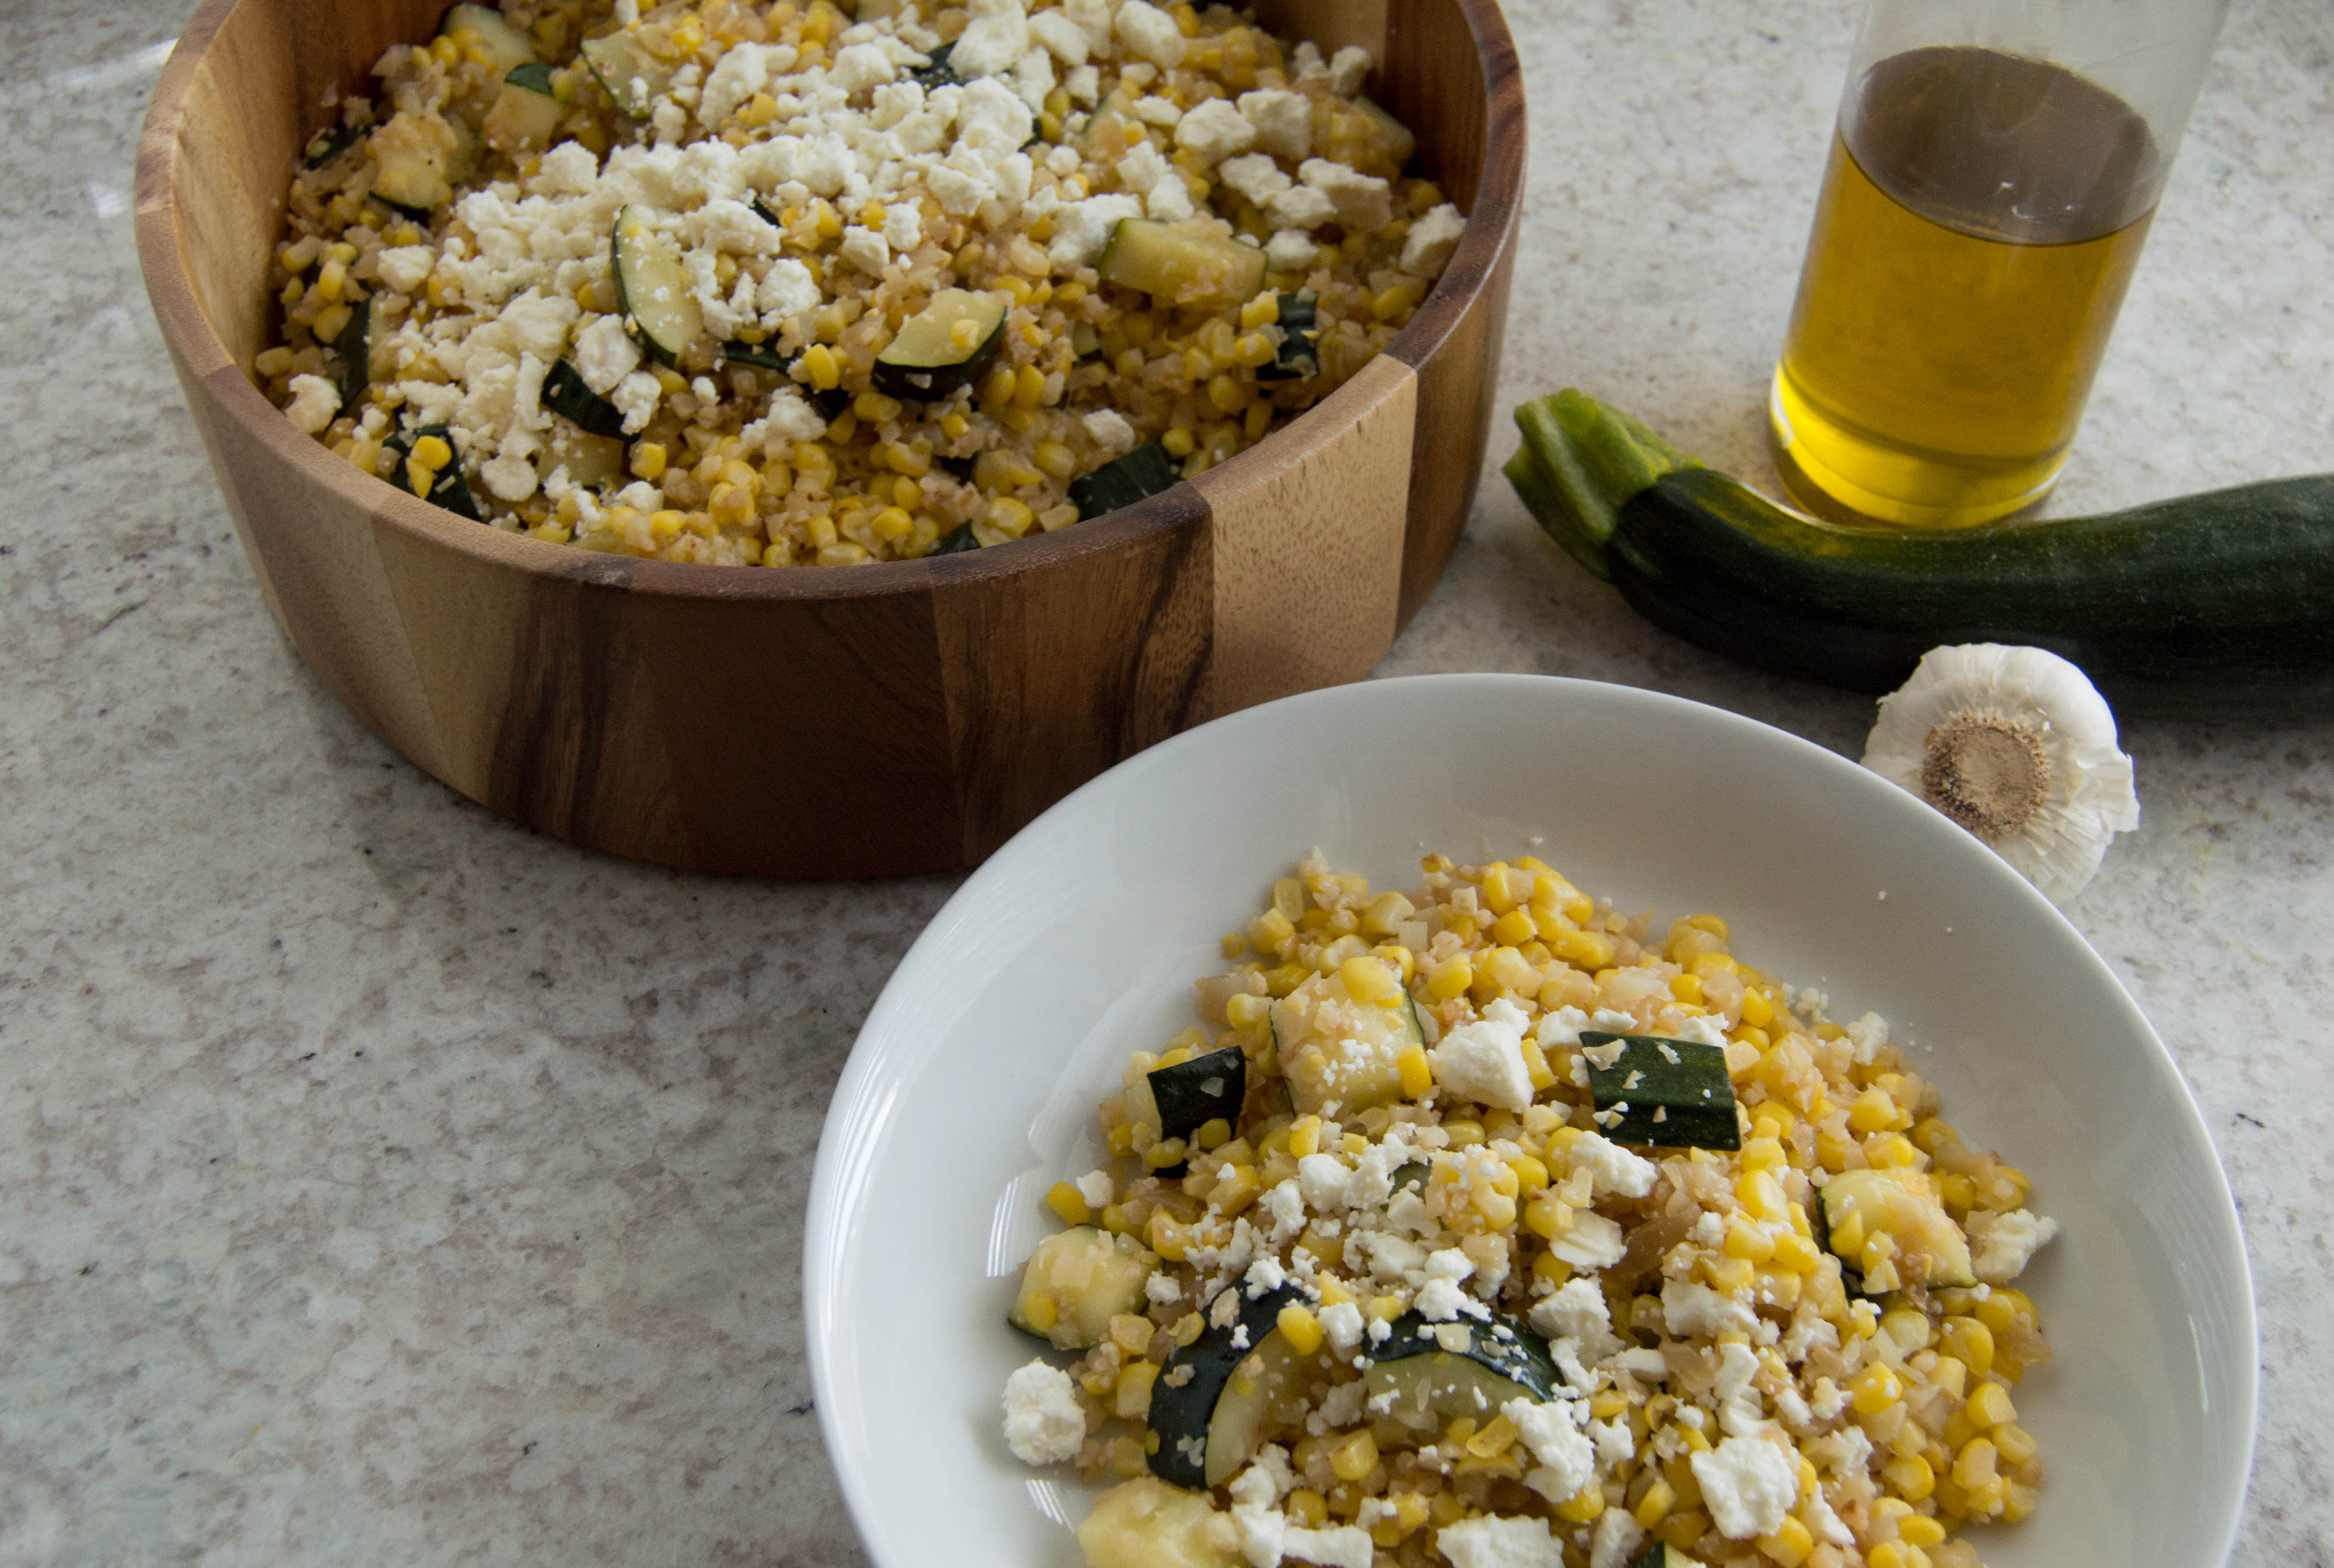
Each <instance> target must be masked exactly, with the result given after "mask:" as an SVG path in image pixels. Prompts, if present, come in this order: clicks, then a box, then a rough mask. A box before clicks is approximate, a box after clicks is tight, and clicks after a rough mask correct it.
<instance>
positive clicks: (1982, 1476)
mask: <svg viewBox="0 0 2334 1568" xmlns="http://www.w3.org/2000/svg"><path fill="white" fill-rule="evenodd" d="M2000 1454H2001V1450H2000V1449H1998V1448H1996V1447H1994V1446H1993V1444H1992V1441H1991V1440H1990V1439H1988V1438H1985V1437H1972V1438H1971V1439H1970V1440H1969V1441H1968V1442H1967V1443H1965V1444H1963V1447H1962V1451H1961V1452H1960V1453H1959V1454H1958V1455H1956V1456H1954V1458H1953V1484H1954V1485H1955V1486H1960V1487H1962V1488H1963V1489H1964V1490H1967V1491H1972V1492H1974V1491H1976V1490H1977V1489H1978V1488H1979V1487H1981V1486H1984V1485H1985V1484H1986V1483H1987V1482H1989V1481H1991V1480H1992V1479H1993V1478H1994V1473H1993V1466H1994V1460H1995V1459H1996V1458H1997V1457H1999V1455H2000Z"/></svg>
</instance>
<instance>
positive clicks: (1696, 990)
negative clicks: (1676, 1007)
mask: <svg viewBox="0 0 2334 1568" xmlns="http://www.w3.org/2000/svg"><path fill="white" fill-rule="evenodd" d="M1670 995H1671V996H1673V997H1674V998H1676V999H1677V1000H1678V1001H1680V1002H1693V1003H1694V1004H1695V1005H1696V1006H1699V1005H1701V1002H1702V976H1700V975H1698V974H1681V975H1679V976H1677V977H1676V978H1675V979H1673V980H1672V981H1671V982H1670Z"/></svg>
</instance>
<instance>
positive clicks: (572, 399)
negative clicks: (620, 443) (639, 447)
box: [543, 359, 624, 484]
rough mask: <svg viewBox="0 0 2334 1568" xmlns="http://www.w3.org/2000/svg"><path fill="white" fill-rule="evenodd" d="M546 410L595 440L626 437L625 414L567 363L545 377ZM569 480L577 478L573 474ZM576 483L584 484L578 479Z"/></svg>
mask: <svg viewBox="0 0 2334 1568" xmlns="http://www.w3.org/2000/svg"><path fill="white" fill-rule="evenodd" d="M543 406H544V407H545V408H547V409H549V410H550V411H552V412H553V413H555V414H558V415H561V416H562V417H564V418H565V419H568V420H571V421H574V423H576V424H578V425H580V426H582V427H583V428H584V430H586V431H590V432H591V433H592V434H593V435H595V436H622V434H623V433H624V416H623V413H622V411H621V410H619V409H618V408H617V407H616V405H615V404H614V403H612V402H609V401H608V400H607V399H606V398H603V397H602V396H601V395H600V394H599V393H598V392H593V390H592V389H591V387H590V386H588V385H587V384H585V382H584V378H583V376H582V375H580V374H579V373H577V372H576V369H575V367H574V365H572V364H570V363H567V362H566V361H565V360H564V359H563V360H560V361H558V362H556V363H554V364H553V365H552V367H551V368H550V369H549V370H547V371H545V372H544V373H543ZM570 477H571V478H573V477H574V476H573V474H572V473H571V475H570ZM576 482H577V483H578V484H581V483H582V482H583V481H582V480H581V479H577V480H576Z"/></svg>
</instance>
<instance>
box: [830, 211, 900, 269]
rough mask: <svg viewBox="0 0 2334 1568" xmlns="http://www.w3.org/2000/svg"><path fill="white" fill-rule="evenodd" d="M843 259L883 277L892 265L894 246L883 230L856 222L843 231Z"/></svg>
mask: <svg viewBox="0 0 2334 1568" xmlns="http://www.w3.org/2000/svg"><path fill="white" fill-rule="evenodd" d="M841 248H842V251H843V259H844V260H845V261H847V262H849V263H850V264H851V265H852V266H855V267H857V268H858V269H859V270H860V271H862V272H863V273H866V274H868V275H869V276H873V277H881V276H883V269H884V267H886V266H890V265H891V261H892V247H891V246H890V245H889V244H887V243H885V241H884V238H883V236H882V231H881V230H878V229H873V228H864V227H860V226H859V225H856V224H854V225H853V226H852V227H849V228H846V229H844V231H843V245H842V247H841Z"/></svg>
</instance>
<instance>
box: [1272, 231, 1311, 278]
mask: <svg viewBox="0 0 2334 1568" xmlns="http://www.w3.org/2000/svg"><path fill="white" fill-rule="evenodd" d="M1264 257H1265V260H1266V262H1267V263H1268V264H1269V265H1270V266H1271V267H1272V268H1273V270H1274V271H1276V272H1302V271H1304V270H1305V269H1306V268H1307V267H1308V266H1312V265H1313V264H1314V263H1315V262H1316V261H1318V260H1320V259H1321V247H1319V246H1317V245H1316V244H1314V243H1313V237H1312V236H1310V235H1308V234H1307V233H1305V232H1304V231H1303V230H1301V229H1295V228H1284V229H1280V230H1278V232H1276V233H1275V234H1274V235H1273V237H1272V238H1271V239H1270V240H1269V241H1268V242H1267V243H1266V245H1265V247H1264Z"/></svg>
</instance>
